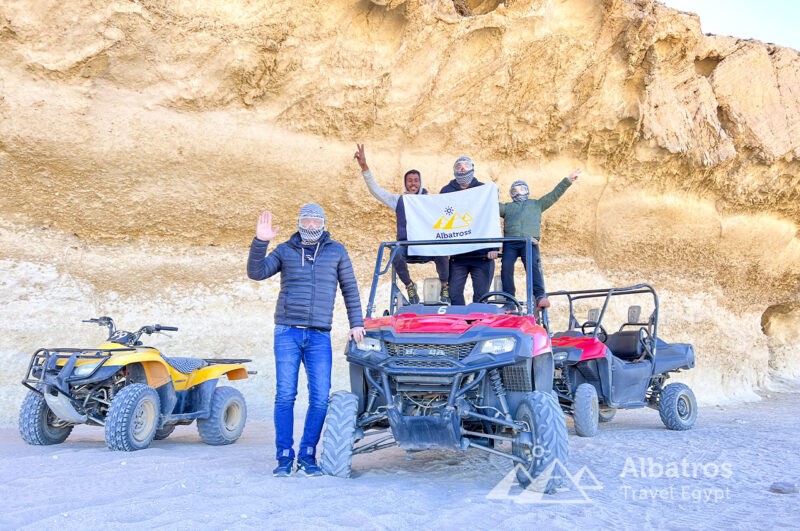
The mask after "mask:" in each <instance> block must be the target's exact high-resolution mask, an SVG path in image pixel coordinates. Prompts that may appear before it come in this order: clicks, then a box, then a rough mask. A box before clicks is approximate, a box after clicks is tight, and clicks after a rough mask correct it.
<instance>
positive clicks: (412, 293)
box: [406, 282, 419, 304]
mask: <svg viewBox="0 0 800 531" xmlns="http://www.w3.org/2000/svg"><path fill="white" fill-rule="evenodd" d="M406 291H407V292H408V303H409V304H419V293H417V285H416V284H414V283H413V282H412V283H411V284H409V285H408V286H406Z"/></svg>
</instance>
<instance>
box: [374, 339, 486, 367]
mask: <svg viewBox="0 0 800 531" xmlns="http://www.w3.org/2000/svg"><path fill="white" fill-rule="evenodd" d="M475 344H476V343H475V342H472V343H462V344H460V345H443V344H441V343H386V351H387V352H388V354H389V355H390V356H414V357H429V358H439V359H442V358H453V359H456V360H459V361H461V360H463V359H464V358H466V357H467V356H469V354H470V352H472V349H473V348H474V347H475ZM413 366H415V367H416V366H420V365H417V364H415V365H413ZM436 366H437V367H442V366H443V367H452V364H449V363H448V364H446V365H436Z"/></svg>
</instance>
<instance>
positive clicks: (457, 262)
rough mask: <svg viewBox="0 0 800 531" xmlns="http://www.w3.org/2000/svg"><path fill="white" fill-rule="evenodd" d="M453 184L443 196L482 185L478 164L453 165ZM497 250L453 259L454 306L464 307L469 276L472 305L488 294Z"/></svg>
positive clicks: (463, 159)
mask: <svg viewBox="0 0 800 531" xmlns="http://www.w3.org/2000/svg"><path fill="white" fill-rule="evenodd" d="M453 176H454V177H455V178H454V179H453V180H452V181H450V182H449V183H447V184H446V185H445V186H444V188H442V190H441V192H439V193H441V194H448V193H451V192H459V191H461V190H466V189H468V188H475V187H476V186H483V183H482V182H480V181H479V180H478V179H476V178H475V165H474V164H473V163H472V159H470V158H469V157H460V158H459V159H457V160H456V162H455V164H453ZM497 254H498V253H497V249H492V248H487V249H478V250H477V251H470V252H467V253H461V254H457V255H453V256H451V257H450V282H449V284H450V301H451V302H452V303H453V304H461V305H463V304H465V300H464V287H465V286H466V285H467V276H471V277H472V302H478V301H479V300H480V298H481V297H483V296H484V295H485V294H486V293H488V292H489V287H490V286H491V285H492V278H493V277H494V260H495V258H497Z"/></svg>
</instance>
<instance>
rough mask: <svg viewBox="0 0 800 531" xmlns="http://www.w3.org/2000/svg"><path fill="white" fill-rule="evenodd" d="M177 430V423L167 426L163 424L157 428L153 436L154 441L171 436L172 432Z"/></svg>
mask: <svg viewBox="0 0 800 531" xmlns="http://www.w3.org/2000/svg"><path fill="white" fill-rule="evenodd" d="M173 431H175V424H167V425H166V426H162V427H161V428H158V429H157V430H156V434H155V436H154V437H153V440H154V441H162V440H164V439H166V438H167V437H169V436H170V435H171V434H172V432H173Z"/></svg>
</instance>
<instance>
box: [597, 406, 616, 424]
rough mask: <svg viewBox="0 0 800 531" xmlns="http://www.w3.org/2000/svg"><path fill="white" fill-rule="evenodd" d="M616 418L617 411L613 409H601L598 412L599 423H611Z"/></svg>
mask: <svg viewBox="0 0 800 531" xmlns="http://www.w3.org/2000/svg"><path fill="white" fill-rule="evenodd" d="M616 416H617V410H616V408H613V407H601V408H600V411H599V412H598V417H599V418H598V420H599V421H600V422H611V421H612V420H613V419H614V417H616Z"/></svg>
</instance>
